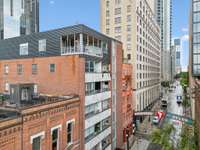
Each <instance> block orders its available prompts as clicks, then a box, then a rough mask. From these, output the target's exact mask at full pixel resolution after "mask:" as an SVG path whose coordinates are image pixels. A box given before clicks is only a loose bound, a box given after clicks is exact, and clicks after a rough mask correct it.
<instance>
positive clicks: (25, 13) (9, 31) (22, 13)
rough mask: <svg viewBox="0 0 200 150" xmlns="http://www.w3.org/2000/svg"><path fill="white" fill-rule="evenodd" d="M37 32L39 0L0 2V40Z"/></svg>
mask: <svg viewBox="0 0 200 150" xmlns="http://www.w3.org/2000/svg"><path fill="white" fill-rule="evenodd" d="M38 31H39V0H0V39H7V38H12V37H16V36H20V35H27V34H30V33H35V32H38Z"/></svg>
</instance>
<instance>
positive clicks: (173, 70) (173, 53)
mask: <svg viewBox="0 0 200 150" xmlns="http://www.w3.org/2000/svg"><path fill="white" fill-rule="evenodd" d="M175 76H176V47H175V46H174V45H173V44H172V46H171V77H172V79H174V77H175Z"/></svg>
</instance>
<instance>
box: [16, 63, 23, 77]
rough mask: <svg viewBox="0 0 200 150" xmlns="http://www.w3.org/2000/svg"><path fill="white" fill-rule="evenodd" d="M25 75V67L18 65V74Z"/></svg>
mask: <svg viewBox="0 0 200 150" xmlns="http://www.w3.org/2000/svg"><path fill="white" fill-rule="evenodd" d="M22 73H23V66H22V64H17V74H18V75H21V74H22Z"/></svg>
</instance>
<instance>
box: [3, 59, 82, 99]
mask: <svg viewBox="0 0 200 150" xmlns="http://www.w3.org/2000/svg"><path fill="white" fill-rule="evenodd" d="M51 63H54V64H56V72H54V73H50V71H49V64H51ZM5 64H7V65H9V73H8V75H4V65H5ZM17 64H22V65H23V73H22V75H18V74H17ZM32 64H38V73H37V75H32ZM84 66H85V64H84V59H83V58H80V57H79V56H59V57H42V58H32V59H16V60H5V61H0V82H1V84H0V92H4V90H5V83H6V82H8V83H12V84H13V83H14V84H15V83H36V84H38V90H39V91H40V93H44V94H51V95H68V94H71V93H76V94H79V88H80V82H81V83H82V81H80V75H83V72H82V71H83V69H84ZM81 79H82V78H81Z"/></svg>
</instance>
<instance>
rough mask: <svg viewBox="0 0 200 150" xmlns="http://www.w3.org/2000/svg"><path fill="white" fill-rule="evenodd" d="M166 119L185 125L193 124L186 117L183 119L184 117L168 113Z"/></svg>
mask: <svg viewBox="0 0 200 150" xmlns="http://www.w3.org/2000/svg"><path fill="white" fill-rule="evenodd" d="M166 117H167V118H169V119H174V120H178V121H181V122H184V123H186V124H188V125H192V124H193V120H192V119H191V118H188V117H185V116H180V115H177V114H173V113H169V112H168V113H167V115H166Z"/></svg>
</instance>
